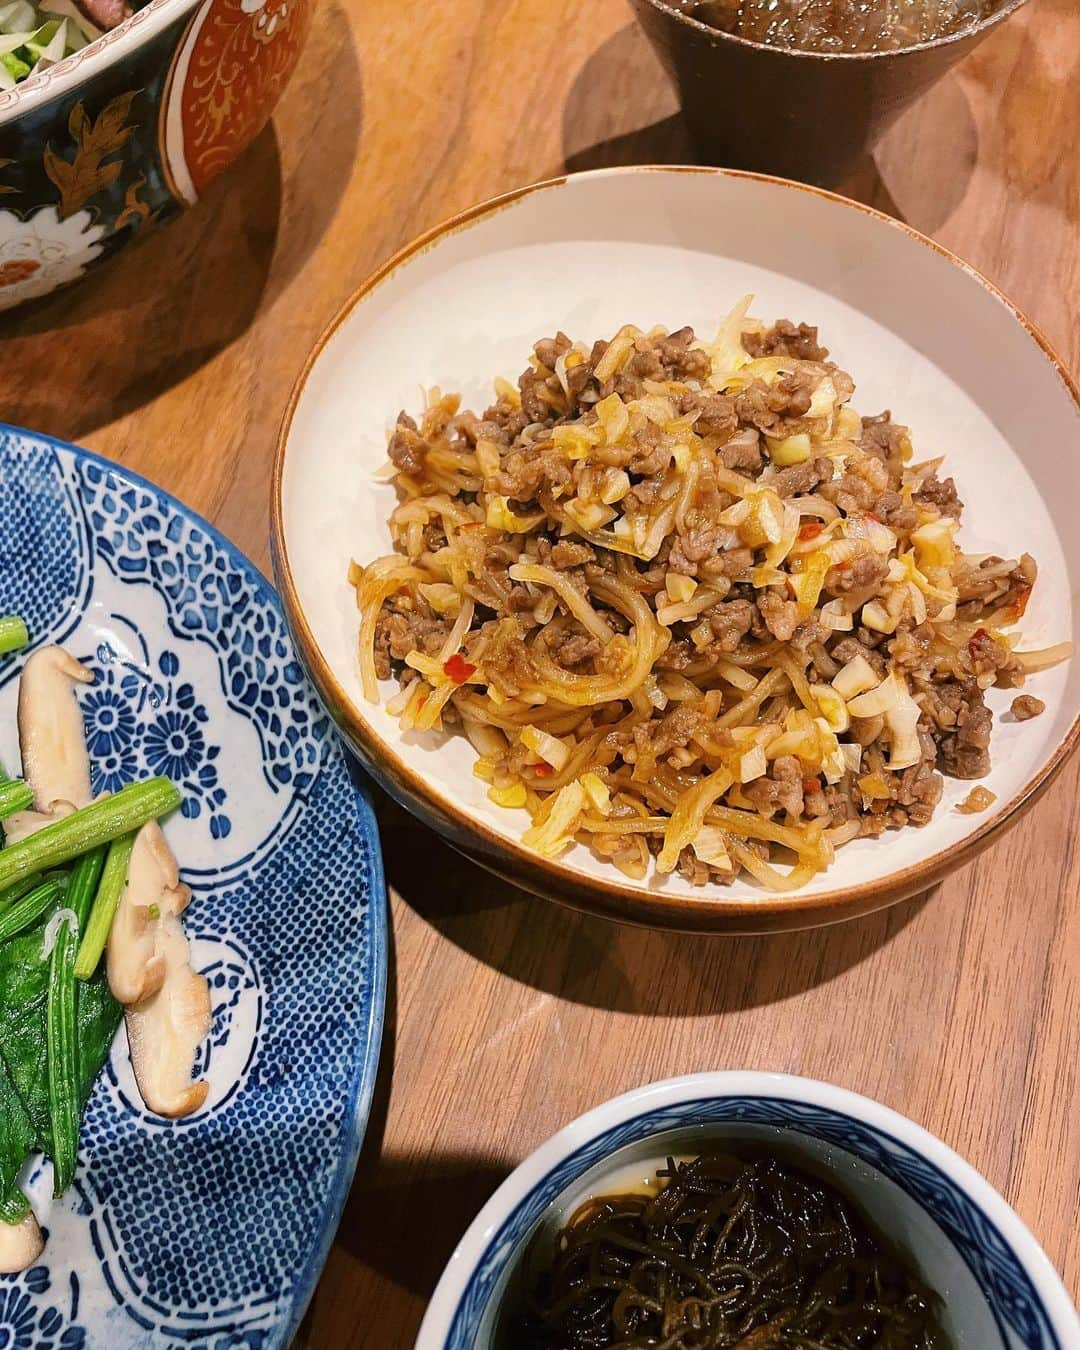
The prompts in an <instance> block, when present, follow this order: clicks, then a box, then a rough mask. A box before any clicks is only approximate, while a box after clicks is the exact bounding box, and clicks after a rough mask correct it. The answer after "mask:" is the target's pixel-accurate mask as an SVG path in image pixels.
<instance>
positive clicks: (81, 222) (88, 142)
mask: <svg viewBox="0 0 1080 1350" xmlns="http://www.w3.org/2000/svg"><path fill="white" fill-rule="evenodd" d="M314 11H315V0H150V3H149V4H147V5H146V6H145V7H144V8H143V9H140V10H139V11H138V12H137V13H136V14H135V16H134V17H133V18H132V19H130V20H128V22H127V23H125V24H123V25H122V26H121V27H119V28H116V29H114V30H113V31H112V32H110V33H107V34H106V35H105V36H104V37H103V38H101V39H100V40H99V41H98V42H95V43H93V44H92V45H91V46H89V47H86V48H84V49H83V50H82V51H80V52H76V53H75V54H74V55H73V56H69V57H67V58H66V59H65V60H63V61H61V62H59V63H58V64H57V65H55V66H53V67H51V68H50V69H49V70H46V71H44V72H43V73H42V74H40V75H35V76H32V77H31V78H30V79H29V80H27V81H26V82H25V83H23V84H20V85H18V86H16V88H15V89H14V90H11V91H9V92H0V311H3V310H9V309H13V308H14V307H15V306H16V305H21V304H23V303H25V302H26V301H28V300H35V299H38V298H39V297H41V296H44V295H48V294H50V293H51V292H52V291H55V290H57V289H58V288H59V287H61V286H65V285H68V284H69V283H70V282H73V281H77V280H78V279H79V278H80V277H82V276H83V275H84V274H85V273H86V272H87V271H88V270H89V269H90V268H92V267H94V266H97V265H99V264H100V263H101V262H102V261H104V259H106V258H108V257H110V256H111V255H112V254H114V253H118V252H119V251H120V249H122V248H123V247H124V246H125V245H126V244H128V243H130V242H131V240H132V239H135V238H136V237H137V236H138V235H140V234H141V233H143V232H144V231H145V230H146V229H148V228H149V227H150V226H152V225H156V224H158V223H159V222H161V221H163V220H167V219H169V218H170V217H172V216H175V215H177V214H178V213H179V212H180V210H181V209H182V208H183V207H185V206H190V205H191V204H192V203H193V202H195V201H196V200H197V199H198V197H199V196H200V194H201V193H202V192H203V191H204V190H205V189H206V187H207V185H208V184H209V183H210V182H212V180H213V179H214V178H216V177H217V175H218V174H219V173H220V172H221V171H222V169H225V168H227V167H228V165H230V164H231V163H232V162H233V160H235V159H236V157H237V156H238V155H239V154H240V152H241V151H242V150H244V149H245V148H246V147H247V146H248V145H249V144H250V143H251V141H253V140H254V139H255V137H256V136H257V135H258V134H259V132H260V131H261V130H262V129H263V127H264V126H265V125H266V122H267V120H268V119H269V117H270V114H271V113H272V112H273V110H274V107H275V105H276V103H277V101H278V98H279V97H280V95H281V92H282V90H283V89H284V88H285V85H286V83H287V82H288V79H289V76H290V75H291V74H292V71H293V68H294V67H295V65H296V62H297V59H298V58H299V55H300V51H301V48H302V47H303V44H304V39H305V37H306V36H307V31H308V28H309V26H310V22H311V17H312V15H313V14H314Z"/></svg>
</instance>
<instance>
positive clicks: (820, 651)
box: [810, 642, 840, 682]
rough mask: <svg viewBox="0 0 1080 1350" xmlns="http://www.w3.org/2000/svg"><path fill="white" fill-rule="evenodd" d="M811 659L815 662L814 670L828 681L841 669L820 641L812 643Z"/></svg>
mask: <svg viewBox="0 0 1080 1350" xmlns="http://www.w3.org/2000/svg"><path fill="white" fill-rule="evenodd" d="M810 659H811V661H812V662H813V664H814V670H815V671H816V672H817V674H818V675H819V676H820V677H821V679H822V680H825V681H826V682H827V681H829V680H831V679H833V677H834V676H835V675H836V674H837V672H838V671H839V669H840V667H839V666H838V665H837V664H836V662H835V661H834V660H833V659H832V657H831V656H830V655H829V653H828V652H827V651H826V650H825V648H824V646H823V645H822V644H821V643H820V642H815V643H812V644H811V647H810Z"/></svg>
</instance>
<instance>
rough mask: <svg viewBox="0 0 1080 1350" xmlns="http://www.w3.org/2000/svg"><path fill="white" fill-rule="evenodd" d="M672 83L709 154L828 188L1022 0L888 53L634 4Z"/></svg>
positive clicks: (645, 0) (657, 1)
mask: <svg viewBox="0 0 1080 1350" xmlns="http://www.w3.org/2000/svg"><path fill="white" fill-rule="evenodd" d="M630 3H631V4H632V5H633V8H634V12H635V14H636V16H637V19H638V21H639V22H640V24H641V26H642V28H643V29H644V30H645V33H646V36H647V37H648V39H649V41H650V42H651V43H652V45H653V47H654V48H655V49H656V52H657V55H658V56H659V57H660V60H661V61H662V63H663V65H664V68H665V69H666V70H667V72H668V74H669V75H670V76H671V78H672V80H673V81H674V82H675V85H676V88H677V89H678V91H679V96H680V98H681V100H682V107H683V113H684V115H685V117H686V121H687V125H688V127H689V130H690V134H691V136H692V137H693V138H694V141H695V143H696V145H697V147H698V150H699V151H700V153H701V155H702V156H703V158H704V159H706V160H707V161H708V162H709V163H712V164H719V165H722V166H724V167H725V168H733V169H754V170H757V171H759V172H762V173H772V174H778V175H779V176H780V177H783V178H794V179H799V180H801V181H803V182H806V183H816V184H819V185H821V186H823V187H831V186H833V185H834V184H836V183H838V182H840V181H841V180H842V179H843V178H845V177H846V176H847V175H848V174H849V173H850V172H851V170H852V169H853V168H854V167H855V166H856V165H857V164H858V162H859V161H860V159H861V158H862V157H863V155H864V154H865V153H866V152H867V151H869V150H872V149H873V147H874V145H875V144H876V142H877V141H878V140H879V138H880V137H881V136H882V134H883V133H884V132H885V131H886V130H887V129H888V128H889V126H891V125H892V123H893V122H894V121H895V120H896V118H897V117H899V115H900V114H901V113H902V112H903V111H904V109H905V108H906V107H907V106H908V105H909V104H910V103H912V102H913V101H914V100H915V99H916V98H918V97H919V95H920V94H922V93H924V92H925V91H926V90H927V89H929V87H930V86H931V85H932V84H934V83H935V82H936V81H937V80H939V79H940V78H941V77H942V75H944V74H945V73H946V71H948V70H949V69H950V68H951V67H952V66H954V65H955V64H956V62H957V61H959V60H960V59H961V58H962V57H964V56H966V55H967V54H968V53H969V52H970V51H972V50H974V48H975V47H976V46H978V44H979V43H980V42H981V41H982V40H983V38H984V37H986V35H987V34H988V33H989V32H990V31H991V30H992V29H994V28H996V27H997V25H998V24H999V23H1002V22H1004V20H1005V19H1007V18H1008V16H1009V15H1010V14H1012V13H1013V12H1014V11H1015V10H1017V9H1019V8H1020V6H1021V5H1022V4H1024V3H1025V0H1005V3H1004V4H1003V5H1002V6H1001V8H1000V9H999V10H998V11H997V12H996V13H995V14H993V15H991V16H990V17H989V18H987V19H983V20H982V21H981V22H980V23H978V24H976V25H975V26H974V27H973V28H969V29H966V30H965V31H964V32H962V33H957V34H954V35H953V36H951V37H945V38H938V39H937V40H936V41H934V42H923V43H920V44H919V45H917V46H914V47H906V48H902V49H901V50H899V51H892V52H858V53H855V52H843V53H833V52H830V53H824V52H802V51H788V50H785V49H783V48H778V47H769V46H766V45H765V44H764V43H760V42H751V41H749V40H748V39H746V38H741V37H735V36H733V35H732V34H730V33H724V32H721V31H720V30H719V29H716V28H710V27H709V26H708V25H707V24H704V23H701V22H700V21H699V20H697V19H692V18H691V17H690V16H689V15H688V14H686V13H684V12H683V11H682V10H680V9H678V8H676V7H675V6H673V5H671V4H668V3H665V0H630Z"/></svg>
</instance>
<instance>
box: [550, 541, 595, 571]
mask: <svg viewBox="0 0 1080 1350" xmlns="http://www.w3.org/2000/svg"><path fill="white" fill-rule="evenodd" d="M595 561H596V554H595V553H594V552H593V551H592V549H591V548H590V547H589V546H588V544H578V543H575V542H574V540H572V539H561V540H560V541H559V542H558V543H557V544H556V545H555V547H554V548H553V549H552V550H551V566H552V567H554V568H555V570H556V571H558V572H565V571H566V570H567V568H569V567H581V566H582V564H583V563H588V562H595Z"/></svg>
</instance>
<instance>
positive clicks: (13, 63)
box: [0, 0, 101, 89]
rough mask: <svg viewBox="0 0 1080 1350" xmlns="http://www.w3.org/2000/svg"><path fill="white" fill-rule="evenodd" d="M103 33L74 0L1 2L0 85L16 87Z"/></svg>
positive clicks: (2, 87) (1, 87)
mask: <svg viewBox="0 0 1080 1350" xmlns="http://www.w3.org/2000/svg"><path fill="white" fill-rule="evenodd" d="M100 36H101V29H100V28H97V27H95V25H94V24H93V23H91V22H90V20H89V19H87V18H86V16H85V15H84V14H83V13H82V11H81V10H80V9H79V8H78V6H77V5H75V4H74V3H73V0H10V3H8V4H3V3H0V89H14V87H15V86H16V85H17V84H19V83H20V82H21V81H22V80H25V79H27V78H28V77H29V76H30V75H32V74H33V73H34V71H36V70H46V69H48V67H49V66H53V65H55V64H56V63H57V62H58V61H62V60H63V59H64V57H65V56H70V55H71V54H72V52H77V51H79V50H81V49H82V48H83V47H85V46H86V45H87V43H89V42H93V41H94V39H95V38H99V37H100Z"/></svg>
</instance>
